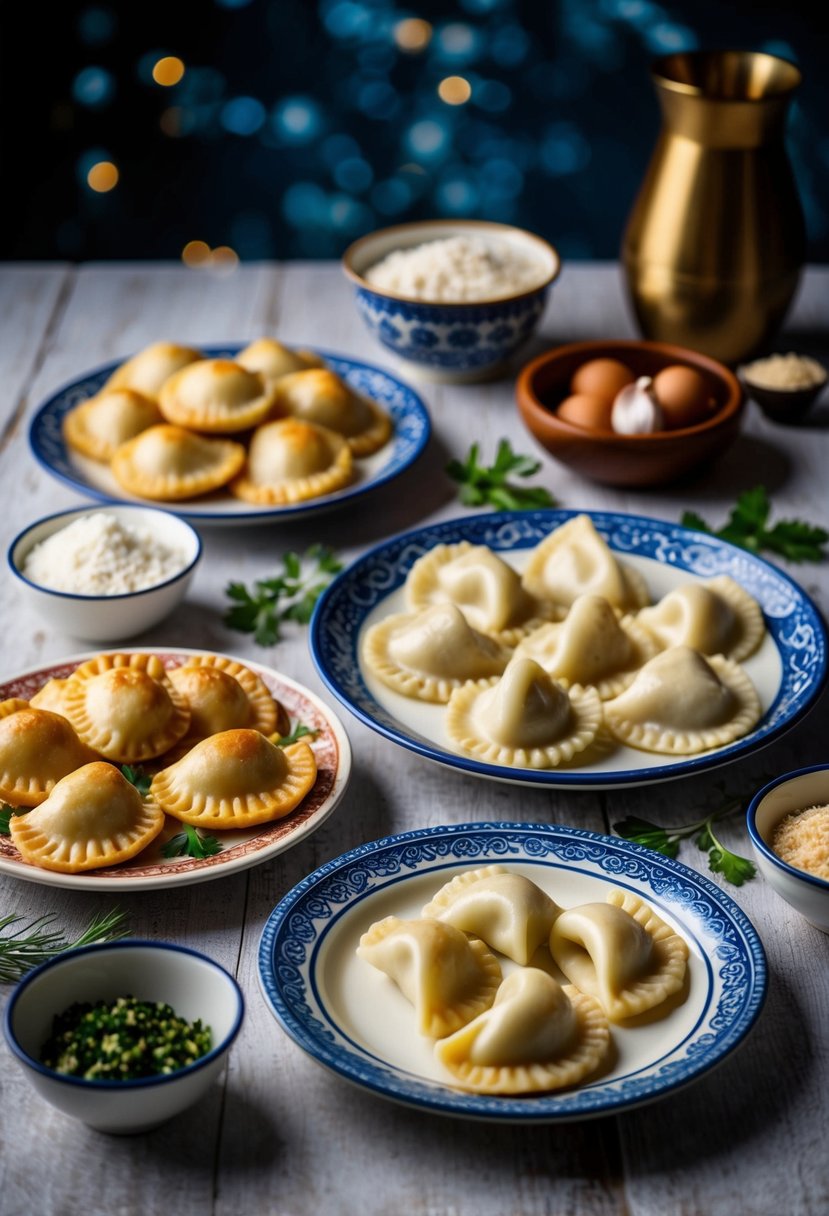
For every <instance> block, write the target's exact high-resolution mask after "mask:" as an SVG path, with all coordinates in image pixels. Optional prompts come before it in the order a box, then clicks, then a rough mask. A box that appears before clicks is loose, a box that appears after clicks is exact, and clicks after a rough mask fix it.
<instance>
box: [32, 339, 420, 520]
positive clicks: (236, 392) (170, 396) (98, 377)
mask: <svg viewBox="0 0 829 1216" xmlns="http://www.w3.org/2000/svg"><path fill="white" fill-rule="evenodd" d="M430 430H431V424H430V420H429V414H428V412H427V410H426V407H425V405H424V404H423V401H422V400H421V398H420V397H419V396H418V394H417V393H415V391H414V390H413V389H411V388H410V387H409V386H408V385H407V384H405V383H403V382H402V381H401V380H398V379H397V378H396V377H395V376H393V375H391V374H390V373H388V372H385V371H383V370H382V369H380V368H376V367H373V366H371V365H370V364H367V363H362V362H360V361H358V360H355V359H350V358H346V357H344V356H342V355H336V354H331V353H329V352H327V351H326V352H323V351H318V350H310V349H305V348H302V347H293V346H291V347H289V346H286V345H285V344H284V343H282V342H280V341H278V340H277V339H276V338H273V337H261V338H257V339H255V340H254V341H252V342H249V343H248V344H247V345H245V346H240V345H226V346H221V347H220V346H207V347H199V348H196V347H192V346H182V345H179V344H177V343H174V342H168V341H159V342H154V343H152V344H151V345H150V346H147V347H145V348H144V349H143V350H141V351H139V352H137V353H136V354H135V355H133V356H131V357H130V358H128V359H125V360H122V361H120V362H118V363H113V364H109V365H107V366H106V367H102V368H98V369H97V370H95V371H91V372H88V373H86V374H85V375H84V376H82V377H79V378H78V379H77V380H74V381H72V382H71V383H70V384H67V385H66V386H65V387H64V388H62V389H61V390H60V391H59V392H57V393H55V394H54V395H53V396H51V397H50V398H49V399H48V400H47V401H46V402H45V403H44V404H43V405H42V406H41V407H40V409H39V410H38V411H37V413H36V414H35V416H34V419H33V420H32V424H31V428H30V432H29V439H30V444H31V447H32V451H33V453H34V455H35V457H36V458H37V459H38V461H39V462H40V463H41V464H42V465H43V466H44V467H45V468H46V469H47V470H48V471H49V472H50V473H52V474H53V475H54V476H56V477H58V478H59V479H60V480H61V481H63V482H65V483H67V484H69V485H71V486H72V487H73V488H74V489H76V490H81V491H82V492H83V493H84V494H86V495H87V496H89V497H92V498H97V499H99V500H101V501H105V502H111V501H113V500H122V501H123V500H125V499H126V500H128V501H139V502H151V503H153V505H157V506H163V507H165V508H166V509H167V510H170V511H173V512H175V513H176V514H179V515H182V516H184V517H185V518H187V519H190V520H192V521H197V520H198V521H200V522H202V523H222V522H227V523H244V522H249V523H256V522H260V523H264V522H268V521H274V520H279V519H281V518H293V517H294V516H296V515H307V514H309V513H313V512H317V511H321V510H325V509H327V508H329V507H332V506H334V505H341V504H343V503H345V502H350V501H352V500H353V499H355V498H359V497H360V496H362V495H363V494H365V493H366V492H368V491H370V490H373V489H376V488H377V487H379V486H381V485H384V484H385V483H386V482H388V481H390V480H392V479H393V478H394V477H397V476H399V475H400V474H401V473H403V472H404V471H405V470H406V469H407V468H408V467H409V466H410V465H411V464H412V463H413V462H414V461H415V460H416V459H417V458H418V456H419V455H420V454H421V452H422V451H423V449H424V448H425V446H426V444H427V442H428V439H429V434H430Z"/></svg>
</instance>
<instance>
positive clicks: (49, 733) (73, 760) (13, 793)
mask: <svg viewBox="0 0 829 1216" xmlns="http://www.w3.org/2000/svg"><path fill="white" fill-rule="evenodd" d="M96 759H97V756H96V755H95V752H94V751H92V749H91V748H89V747H87V746H86V744H85V743H83V742H82V740H81V739H79V738H78V735H77V733H76V732H75V730H74V728H73V727H72V726H71V725H70V724H69V722H67V720H66V718H65V717H63V715H62V714H56V713H52V711H51V710H48V709H36V708H33V707H32V706H31V705H29V704H28V703H27V702H26V701H22V700H20V699H19V698H17V697H14V698H11V699H10V700H8V701H2V702H0V800H2V801H3V802H8V803H9V804H10V805H11V806H37V805H38V804H39V803H41V802H44V801H45V800H46V798H47V797H48V796H49V793H50V791H51V790H52V789H53V788H54V786H55V785H56V784H57V782H58V781H60V779H61V777H65V776H66V775H67V773H71V772H73V771H74V770H75V769H76V768H80V767H81V765H83V764H88V763H89V762H90V761H91V760H96Z"/></svg>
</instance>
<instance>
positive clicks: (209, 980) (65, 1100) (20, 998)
mask: <svg viewBox="0 0 829 1216" xmlns="http://www.w3.org/2000/svg"><path fill="white" fill-rule="evenodd" d="M119 996H134V997H135V998H136V999H137V1000H142V1001H163V1002H166V1003H167V1004H168V1005H170V1006H171V1007H172V1009H173V1011H174V1012H175V1013H176V1014H177V1015H178V1016H179V1017H181V1018H185V1019H186V1020H187V1021H188V1022H194V1021H195V1020H196V1019H197V1018H200V1019H201V1021H202V1023H203V1024H204V1025H206V1026H209V1027H210V1029H211V1032H212V1037H213V1047H212V1048H211V1050H210V1051H209V1052H208V1053H207V1055H205V1056H202V1058H201V1059H200V1060H197V1061H196V1062H195V1063H194V1064H190V1065H188V1066H187V1067H186V1068H182V1069H179V1070H178V1071H177V1072H172V1073H168V1074H167V1075H166V1076H159V1077H146V1078H142V1079H140V1080H136V1081H87V1080H84V1079H83V1078H82V1077H69V1076H65V1075H63V1074H61V1073H58V1072H55V1071H54V1070H53V1069H51V1068H47V1067H46V1065H45V1064H41V1062H40V1059H39V1056H40V1051H41V1049H42V1047H43V1044H44V1043H45V1042H46V1040H47V1039H48V1038H49V1036H50V1034H51V1032H52V1019H53V1018H54V1017H55V1016H56V1015H58V1014H61V1013H63V1012H64V1011H65V1010H66V1009H68V1008H69V1006H70V1005H72V1004H74V1002H76V1001H80V1002H89V1003H94V1002H95V1001H99V1000H105V1001H109V1000H114V999H115V998H116V997H119ZM244 1010H245V1004H244V999H243V997H242V993H241V990H240V988H239V985H238V984H237V983H236V981H235V979H233V977H232V976H231V975H230V974H229V973H228V972H227V971H225V969H224V968H223V967H220V966H219V964H218V963H214V962H213V960H212V959H210V958H208V957H207V956H206V955H204V954H198V953H197V952H196V951H195V950H189V949H186V948H185V947H183V946H174V945H172V944H170V943H168V942H149V941H138V940H134V941H133V940H126V941H120V942H113V943H110V944H108V945H101V946H85V947H82V948H80V949H77V950H69V951H67V953H65V954H60V955H58V956H57V958H54V959H51V960H50V961H49V962H48V963H44V964H43V965H42V966H41V967H38V968H37V969H36V970H35V971H32V972H31V973H30V974H29V975H27V976H26V977H25V978H24V979H23V980H22V981H21V982H20V984H19V985H18V986H17V988H16V989H15V991H14V992H13V993H12V996H11V999H10V1000H9V1003H8V1005H7V1007H6V1016H5V1031H6V1040H7V1042H8V1044H9V1047H10V1048H11V1050H12V1051H13V1053H14V1054H15V1056H17V1059H18V1061H19V1062H20V1064H21V1066H22V1068H23V1070H24V1072H25V1073H26V1075H27V1077H28V1078H29V1080H30V1082H31V1083H32V1085H33V1086H34V1088H35V1089H36V1090H37V1092H38V1093H39V1094H40V1096H41V1097H42V1098H45V1099H46V1101H47V1102H51V1104H52V1106H56V1107H57V1108H58V1110H62V1111H63V1112H64V1114H67V1115H71V1116H72V1117H73V1118H75V1119H80V1120H81V1121H82V1122H84V1123H87V1124H88V1125H89V1126H90V1127H94V1128H97V1130H98V1131H102V1132H111V1133H113V1134H114V1135H129V1134H132V1133H135V1132H144V1131H149V1130H150V1129H151V1128H154V1127H158V1126H159V1124H161V1123H165V1122H166V1121H167V1120H168V1119H172V1118H173V1116H174V1115H178V1114H180V1113H181V1112H182V1111H183V1110H185V1109H186V1108H187V1107H188V1106H191V1105H192V1104H193V1103H194V1102H196V1101H198V1099H199V1098H201V1097H202V1096H203V1095H204V1094H205V1093H206V1092H207V1090H208V1089H209V1088H210V1086H211V1084H212V1083H213V1081H214V1080H215V1079H216V1077H217V1076H218V1074H219V1073H220V1072H221V1070H222V1067H223V1066H224V1063H225V1058H226V1056H227V1052H228V1050H229V1048H230V1045H231V1043H232V1042H233V1040H234V1039H235V1038H236V1035H237V1034H238V1033H239V1028H240V1027H241V1025H242V1018H243V1016H244Z"/></svg>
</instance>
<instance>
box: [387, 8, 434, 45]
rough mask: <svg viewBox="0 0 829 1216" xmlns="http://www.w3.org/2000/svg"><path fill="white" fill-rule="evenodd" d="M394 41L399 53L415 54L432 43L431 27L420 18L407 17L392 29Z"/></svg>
mask: <svg viewBox="0 0 829 1216" xmlns="http://www.w3.org/2000/svg"><path fill="white" fill-rule="evenodd" d="M394 40H395V42H396V43H397V45H398V46H399V47H400V49H401V51H408V52H409V54H417V53H418V52H420V51H425V50H426V47H427V46H428V45H429V43H430V42H431V41H432V27H431V25H430V24H429V22H428V21H424V20H423V19H422V18H420V17H407V18H406V19H405V20H403V21H398V23H397V25H396V26H395V27H394Z"/></svg>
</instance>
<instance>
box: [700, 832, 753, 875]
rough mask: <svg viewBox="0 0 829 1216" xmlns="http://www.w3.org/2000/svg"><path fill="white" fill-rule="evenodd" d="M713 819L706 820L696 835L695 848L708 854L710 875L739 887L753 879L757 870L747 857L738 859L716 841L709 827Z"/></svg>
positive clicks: (738, 856)
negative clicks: (718, 876) (717, 876)
mask: <svg viewBox="0 0 829 1216" xmlns="http://www.w3.org/2000/svg"><path fill="white" fill-rule="evenodd" d="M714 818H715V816H713V815H712V816H711V817H710V818H709V819H706V821H705V823H704V824H703V826H702V829H701V830H700V832H699V833H698V834H697V837H696V844H697V847H698V848H700V849H702V851H703V852H704V853H707V854H708V867H709V869H710V870H711V871H712V873H714V874H722V876H723V878H724V879H725V880H726V882H730V883H733V884H734V886H735V887H741V886H742V885H743V883H744V882H748V880H749V879H751V878H754V876H755V875H756V873H757V870H756V869H755V867H754V864H753V862H751V861H749V860H748V858H747V857H740V855H739V854H738V853H732V852H731V851H730V849H727V848H725V846H724V845H723V844H721V843H720V841H719V840H717V838H716V836H715V835H714V831H713V828H712V826H711V825H712V821H713V819H714Z"/></svg>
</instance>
